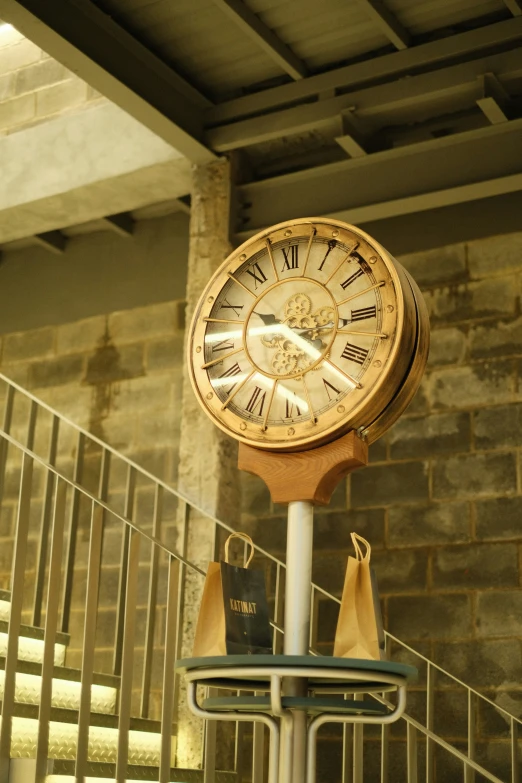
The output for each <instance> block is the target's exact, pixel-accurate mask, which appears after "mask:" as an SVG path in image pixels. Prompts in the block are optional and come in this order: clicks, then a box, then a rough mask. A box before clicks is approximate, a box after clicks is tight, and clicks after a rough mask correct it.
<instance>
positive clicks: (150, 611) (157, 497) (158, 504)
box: [140, 484, 163, 718]
mask: <svg viewBox="0 0 522 783" xmlns="http://www.w3.org/2000/svg"><path fill="white" fill-rule="evenodd" d="M162 516H163V487H161V486H160V485H159V484H156V487H155V492H154V520H153V525H152V535H153V536H154V538H156V539H158V541H159V540H161V521H162ZM159 554H160V549H159V547H157V546H155V545H154V544H152V548H151V552H150V577H149V594H148V598H147V623H146V628H145V656H144V660H143V676H142V682H141V706H140V715H141V717H142V718H148V717H149V703H150V686H151V677H152V658H153V654H154V629H155V627H156V604H157V598H158V575H159Z"/></svg>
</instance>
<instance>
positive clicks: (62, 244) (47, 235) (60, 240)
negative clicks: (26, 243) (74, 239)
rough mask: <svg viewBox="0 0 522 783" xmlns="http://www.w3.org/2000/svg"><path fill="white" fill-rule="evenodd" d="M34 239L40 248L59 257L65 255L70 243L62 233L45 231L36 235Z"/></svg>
mask: <svg viewBox="0 0 522 783" xmlns="http://www.w3.org/2000/svg"><path fill="white" fill-rule="evenodd" d="M32 239H33V241H34V242H35V243H36V244H37V245H40V247H43V248H44V249H45V250H48V251H49V252H50V253H54V254H55V255H58V256H61V255H62V253H65V248H66V247H67V241H68V240H67V237H66V236H65V234H62V232H61V231H45V232H44V233H43V234H35V235H34V236H33V237H32Z"/></svg>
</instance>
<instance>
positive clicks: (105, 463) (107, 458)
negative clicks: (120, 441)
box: [98, 449, 111, 524]
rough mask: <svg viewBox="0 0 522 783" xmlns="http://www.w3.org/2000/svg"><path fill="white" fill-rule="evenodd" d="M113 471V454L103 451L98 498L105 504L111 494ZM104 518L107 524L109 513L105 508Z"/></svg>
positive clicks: (103, 511)
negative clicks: (110, 481)
mask: <svg viewBox="0 0 522 783" xmlns="http://www.w3.org/2000/svg"><path fill="white" fill-rule="evenodd" d="M110 469H111V452H110V451H108V450H107V449H103V451H102V458H101V467H100V482H99V485H98V497H99V498H100V500H103V501H104V502H105V501H106V500H107V497H108V494H109V474H110ZM101 513H102V518H103V523H104V524H105V518H106V516H107V512H106V511H105V509H104V508H102V511H101Z"/></svg>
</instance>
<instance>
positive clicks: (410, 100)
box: [205, 49, 522, 152]
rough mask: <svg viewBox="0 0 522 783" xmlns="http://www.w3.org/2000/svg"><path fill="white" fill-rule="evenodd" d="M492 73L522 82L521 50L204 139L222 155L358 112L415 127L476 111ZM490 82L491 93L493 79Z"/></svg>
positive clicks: (379, 122)
mask: <svg viewBox="0 0 522 783" xmlns="http://www.w3.org/2000/svg"><path fill="white" fill-rule="evenodd" d="M489 71H494V72H495V74H496V75H497V77H499V76H501V77H502V79H504V80H513V81H514V82H515V81H518V80H520V79H522V49H513V50H512V51H508V52H505V53H503V54H497V55H493V56H491V57H488V58H487V59H485V60H473V61H471V62H469V63H463V64H460V65H451V66H449V67H446V68H441V69H439V70H437V71H433V72H430V73H423V74H418V75H416V76H411V77H410V78H408V79H401V80H397V81H395V82H393V83H392V84H383V85H378V86H376V87H366V88H363V89H361V90H357V91H356V92H347V93H346V94H344V95H340V96H338V97H336V98H329V99H327V100H322V101H314V102H313V103H306V104H304V105H302V106H294V107H292V108H290V109H281V110H279V111H274V112H272V113H271V114H266V115H264V116H260V117H252V118H249V119H243V120H238V121H237V122H235V123H229V124H227V125H223V126H222V127H216V128H213V129H212V130H208V131H207V132H206V134H205V140H206V142H207V144H208V145H209V146H211V147H212V149H214V150H216V151H217V152H229V151H231V150H234V149H240V148H243V147H248V146H250V145H252V144H259V143H263V142H268V141H274V140H275V139H280V138H282V137H283V136H291V135H293V134H297V133H304V132H306V131H309V130H313V129H317V128H321V127H326V126H328V125H329V124H331V123H332V121H336V120H337V118H338V117H339V115H341V114H344V116H346V112H347V111H349V110H350V109H353V108H354V107H356V111H357V117H358V118H359V119H364V120H365V121H366V122H367V123H371V124H372V125H374V126H377V127H379V126H380V127H383V126H385V125H394V126H396V125H400V124H411V123H412V122H415V121H418V118H419V117H421V118H422V119H423V120H425V119H428V118H429V117H430V116H431V115H433V116H437V117H438V116H440V115H441V114H444V113H448V114H451V113H452V112H454V111H456V110H458V109H466V108H472V107H473V105H474V104H475V102H476V101H477V100H478V99H480V98H483V97H486V95H485V93H484V92H483V90H484V87H483V86H482V85H483V84H484V78H485V77H486V76H487V72H489ZM486 81H487V84H488V88H490V89H491V91H492V90H493V89H494V88H493V86H492V81H491V79H490V80H489V81H488V80H487V79H486ZM497 81H498V79H497ZM497 92H498V90H497ZM495 94H496V93H495ZM430 112H431V115H430ZM350 135H353V134H350ZM362 146H363V147H364V144H362Z"/></svg>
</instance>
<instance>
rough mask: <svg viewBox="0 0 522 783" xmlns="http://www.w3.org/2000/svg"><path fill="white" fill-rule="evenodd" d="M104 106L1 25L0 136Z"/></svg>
mask: <svg viewBox="0 0 522 783" xmlns="http://www.w3.org/2000/svg"><path fill="white" fill-rule="evenodd" d="M95 102H106V99H105V98H103V97H102V96H101V95H100V94H99V93H98V92H96V90H94V89H93V88H92V87H90V86H89V85H88V84H86V82H84V81H82V80H81V79H79V78H78V77H77V76H75V74H73V73H71V71H68V70H67V68H64V67H63V65H61V64H60V63H58V62H56V60H53V59H52V58H51V57H49V55H47V54H46V53H45V52H43V51H42V50H41V49H40V48H39V47H38V46H35V44H34V43H32V41H29V40H27V39H26V38H24V37H23V36H22V35H21V34H20V33H19V32H18V31H17V30H15V29H14V28H13V27H11V25H3V26H2V23H1V22H0V135H2V136H3V135H6V134H8V133H14V132H16V131H18V130H22V128H28V127H31V126H32V125H37V124H38V123H40V122H45V121H46V120H48V119H50V118H53V117H55V116H57V115H59V114H64V113H67V112H70V111H77V110H78V109H80V108H83V107H87V106H89V107H90V106H92V105H93V104H94V103H95Z"/></svg>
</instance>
